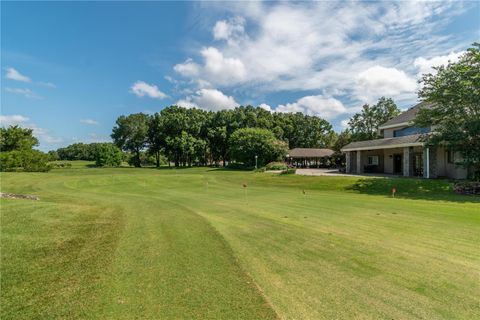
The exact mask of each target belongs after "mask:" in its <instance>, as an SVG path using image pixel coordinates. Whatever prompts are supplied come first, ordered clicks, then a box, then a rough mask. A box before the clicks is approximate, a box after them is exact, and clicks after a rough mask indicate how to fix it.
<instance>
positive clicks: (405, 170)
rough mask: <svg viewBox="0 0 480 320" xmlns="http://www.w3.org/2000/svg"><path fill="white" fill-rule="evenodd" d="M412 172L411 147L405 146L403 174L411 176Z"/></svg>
mask: <svg viewBox="0 0 480 320" xmlns="http://www.w3.org/2000/svg"><path fill="white" fill-rule="evenodd" d="M410 174H411V172H410V147H405V148H403V176H404V177H409V176H410Z"/></svg>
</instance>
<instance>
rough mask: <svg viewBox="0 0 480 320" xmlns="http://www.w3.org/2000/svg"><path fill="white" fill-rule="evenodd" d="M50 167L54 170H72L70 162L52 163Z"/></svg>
mask: <svg viewBox="0 0 480 320" xmlns="http://www.w3.org/2000/svg"><path fill="white" fill-rule="evenodd" d="M50 165H51V166H52V167H53V168H57V169H64V168H71V167H72V164H71V163H69V162H50Z"/></svg>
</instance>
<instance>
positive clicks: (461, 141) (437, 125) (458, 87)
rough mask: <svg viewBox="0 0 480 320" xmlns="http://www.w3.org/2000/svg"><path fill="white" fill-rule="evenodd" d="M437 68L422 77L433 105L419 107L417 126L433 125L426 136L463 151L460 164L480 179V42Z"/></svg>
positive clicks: (434, 142)
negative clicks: (457, 57) (451, 61)
mask: <svg viewBox="0 0 480 320" xmlns="http://www.w3.org/2000/svg"><path fill="white" fill-rule="evenodd" d="M435 69H436V71H437V72H436V73H434V74H432V73H428V74H424V75H423V77H422V83H423V87H422V89H421V90H420V92H419V96H420V98H421V99H422V100H423V101H426V102H428V103H430V104H431V107H430V108H423V109H421V110H420V111H419V113H418V115H417V118H416V120H415V123H416V126H420V127H433V128H434V130H433V132H432V133H430V134H425V135H423V138H424V140H425V141H426V142H427V143H429V144H432V145H445V146H446V147H447V148H448V149H450V150H452V151H456V152H458V153H460V154H461V159H458V161H457V164H458V165H461V166H464V167H466V168H473V170H472V171H473V172H472V176H473V177H474V178H476V179H480V44H479V43H475V44H474V45H473V46H472V47H471V48H469V49H468V50H467V52H466V53H465V54H464V55H462V56H461V57H460V59H459V61H458V62H455V63H449V64H448V65H447V66H440V67H437V68H435Z"/></svg>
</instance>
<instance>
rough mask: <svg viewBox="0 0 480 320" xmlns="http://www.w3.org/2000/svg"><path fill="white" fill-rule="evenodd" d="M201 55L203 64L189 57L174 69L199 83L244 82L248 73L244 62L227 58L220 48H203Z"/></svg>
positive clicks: (222, 83) (224, 83)
mask: <svg viewBox="0 0 480 320" xmlns="http://www.w3.org/2000/svg"><path fill="white" fill-rule="evenodd" d="M201 55H202V57H203V60H204V64H203V65H199V64H197V63H195V62H193V60H191V59H188V60H186V61H185V62H184V63H180V64H177V65H175V66H174V70H175V71H176V72H178V73H180V74H181V75H182V76H184V77H191V78H194V80H196V82H197V83H203V84H210V83H217V84H221V85H226V84H233V83H239V82H242V81H243V80H244V79H245V78H246V75H247V72H246V69H245V66H244V65H243V62H242V61H240V60H239V59H235V58H227V57H225V56H224V55H223V53H222V52H220V51H219V50H218V49H216V48H213V47H208V48H203V49H202V51H201Z"/></svg>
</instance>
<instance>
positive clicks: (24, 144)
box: [0, 126, 51, 171]
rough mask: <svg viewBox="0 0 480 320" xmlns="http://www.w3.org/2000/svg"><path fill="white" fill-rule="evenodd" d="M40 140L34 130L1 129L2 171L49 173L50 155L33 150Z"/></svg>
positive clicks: (0, 161)
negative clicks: (34, 134)
mask: <svg viewBox="0 0 480 320" xmlns="http://www.w3.org/2000/svg"><path fill="white" fill-rule="evenodd" d="M35 146H38V139H37V138H36V137H35V136H33V130H32V129H27V128H21V127H19V126H10V127H8V128H3V127H2V128H0V151H1V152H0V171H48V170H50V169H51V166H50V165H49V164H48V155H47V154H45V153H43V152H41V151H38V150H33V147H35Z"/></svg>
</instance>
